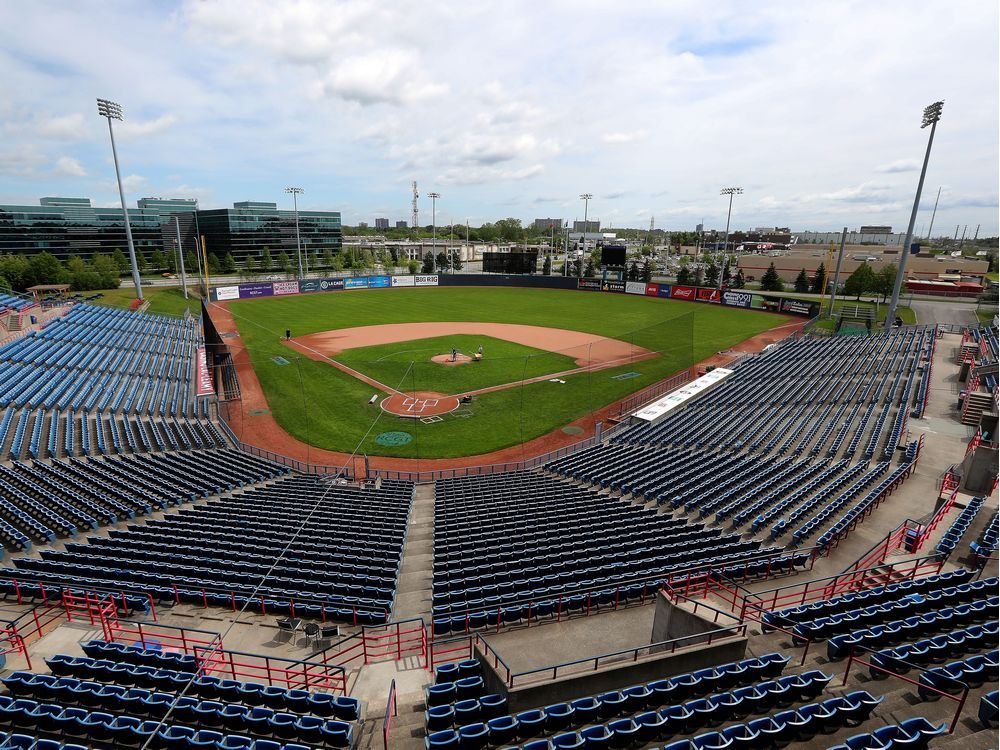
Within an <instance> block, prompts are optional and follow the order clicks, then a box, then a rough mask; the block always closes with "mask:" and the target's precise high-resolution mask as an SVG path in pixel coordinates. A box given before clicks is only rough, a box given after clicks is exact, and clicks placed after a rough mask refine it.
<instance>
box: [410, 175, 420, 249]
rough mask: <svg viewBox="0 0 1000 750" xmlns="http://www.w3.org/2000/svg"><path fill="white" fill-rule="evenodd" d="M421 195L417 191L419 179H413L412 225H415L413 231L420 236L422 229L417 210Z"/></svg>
mask: <svg viewBox="0 0 1000 750" xmlns="http://www.w3.org/2000/svg"><path fill="white" fill-rule="evenodd" d="M419 197H420V193H418V192H417V181H416V180H414V181H413V208H412V210H411V212H410V225H411V226H412V227H413V233H414V236H415V237H419V236H420V229H419V227H418V224H419V223H420V219H419V214H418V211H417V198H419Z"/></svg>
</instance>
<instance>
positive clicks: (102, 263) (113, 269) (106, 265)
mask: <svg viewBox="0 0 1000 750" xmlns="http://www.w3.org/2000/svg"><path fill="white" fill-rule="evenodd" d="M87 270H88V271H91V272H93V273H94V274H96V276H97V281H98V284H99V286H91V287H90V288H91V289H98V288H101V289H114V288H116V287H117V286H118V284H119V283H120V282H121V277H120V275H119V272H118V264H117V263H115V262H114V260H113V259H112V257H111V256H110V255H95V256H94V259H93V261H91V264H90V268H89V269H87ZM84 275H86V272H84ZM77 281H78V282H83V281H84V280H83V279H79V278H78V279H77ZM88 283H93V279H90V280H89V282H88Z"/></svg>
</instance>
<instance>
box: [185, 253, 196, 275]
mask: <svg viewBox="0 0 1000 750" xmlns="http://www.w3.org/2000/svg"><path fill="white" fill-rule="evenodd" d="M184 270H185V272H187V273H190V274H197V273H198V256H197V255H195V254H194V250H188V251H187V252H186V253H184Z"/></svg>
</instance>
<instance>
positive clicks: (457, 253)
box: [451, 250, 465, 271]
mask: <svg viewBox="0 0 1000 750" xmlns="http://www.w3.org/2000/svg"><path fill="white" fill-rule="evenodd" d="M464 265H465V264H464V263H463V262H462V251H461V250H452V251H451V267H452V268H453V269H455V270H456V271H461V270H462V267H463V266H464Z"/></svg>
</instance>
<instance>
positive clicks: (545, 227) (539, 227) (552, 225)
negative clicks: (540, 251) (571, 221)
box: [531, 219, 563, 232]
mask: <svg viewBox="0 0 1000 750" xmlns="http://www.w3.org/2000/svg"><path fill="white" fill-rule="evenodd" d="M562 225H563V220H562V219H535V221H534V222H532V224H531V228H532V229H534V230H535V231H536V232H548V231H549V230H550V229H555V230H556V231H557V232H561V231H562Z"/></svg>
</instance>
